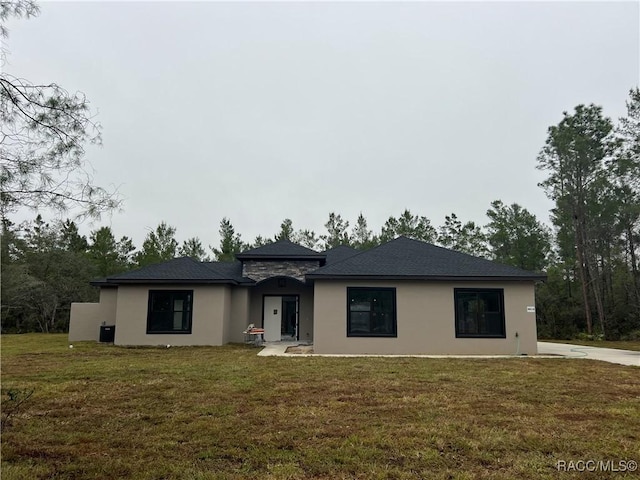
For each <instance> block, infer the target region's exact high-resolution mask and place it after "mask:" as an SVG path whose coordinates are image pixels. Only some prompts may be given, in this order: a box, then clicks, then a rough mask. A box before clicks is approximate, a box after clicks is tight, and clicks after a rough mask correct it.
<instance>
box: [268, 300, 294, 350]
mask: <svg viewBox="0 0 640 480" xmlns="http://www.w3.org/2000/svg"><path fill="white" fill-rule="evenodd" d="M262 318H263V326H264V339H265V340H266V341H267V342H278V341H280V340H282V339H293V340H295V339H296V338H297V335H298V296H297V295H290V296H285V297H282V296H279V295H265V296H264V301H263V310H262Z"/></svg>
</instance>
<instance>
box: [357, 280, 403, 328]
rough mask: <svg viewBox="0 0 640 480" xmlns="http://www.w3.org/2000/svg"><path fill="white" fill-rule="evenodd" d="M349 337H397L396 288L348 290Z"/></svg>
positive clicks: (358, 288)
mask: <svg viewBox="0 0 640 480" xmlns="http://www.w3.org/2000/svg"><path fill="white" fill-rule="evenodd" d="M347 303H348V305H347V336H348V337H396V336H397V333H396V289H395V288H360V287H349V288H347Z"/></svg>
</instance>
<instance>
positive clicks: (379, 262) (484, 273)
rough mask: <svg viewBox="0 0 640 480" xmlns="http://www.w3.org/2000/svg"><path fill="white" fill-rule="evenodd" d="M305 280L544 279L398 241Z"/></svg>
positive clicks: (426, 245) (415, 242)
mask: <svg viewBox="0 0 640 480" xmlns="http://www.w3.org/2000/svg"><path fill="white" fill-rule="evenodd" d="M307 277H308V278H310V279H314V278H336V277H337V278H339V277H383V278H431V279H507V278H508V279H516V280H518V279H519V280H534V279H544V278H545V275H541V274H537V273H534V272H528V271H526V270H522V269H520V268H516V267H511V266H508V265H502V264H500V263H496V262H493V261H491V260H486V259H484V258H478V257H474V256H472V255H468V254H466V253H461V252H456V251H454V250H449V249H446V248H443V247H438V246H436V245H432V244H430V243H426V242H422V241H419V240H413V239H410V238H407V237H398V238H396V239H395V240H391V241H390V242H387V243H385V244H382V245H379V246H377V247H375V248H372V249H371V250H366V251H364V252H362V253H358V254H356V255H353V256H350V257H347V258H345V259H343V260H341V261H338V262H336V263H331V264H329V265H326V266H324V267H322V268H319V269H318V270H315V271H314V272H312V273H310V274H308V275H307Z"/></svg>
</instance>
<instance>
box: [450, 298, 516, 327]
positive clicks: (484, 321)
mask: <svg viewBox="0 0 640 480" xmlns="http://www.w3.org/2000/svg"><path fill="white" fill-rule="evenodd" d="M454 296H455V302H456V305H455V307H456V337H488V338H505V337H506V335H505V327H504V291H503V290H502V289H497V288H496V289H489V288H487V289H482V290H477V289H467V288H456V289H454Z"/></svg>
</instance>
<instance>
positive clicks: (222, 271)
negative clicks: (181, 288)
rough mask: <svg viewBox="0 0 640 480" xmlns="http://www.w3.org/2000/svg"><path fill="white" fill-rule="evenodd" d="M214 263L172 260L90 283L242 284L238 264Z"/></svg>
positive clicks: (186, 259) (183, 259)
mask: <svg viewBox="0 0 640 480" xmlns="http://www.w3.org/2000/svg"><path fill="white" fill-rule="evenodd" d="M215 263H216V265H214V266H209V265H208V264H207V263H202V262H198V261H197V260H194V259H193V258H190V257H181V258H174V259H173V260H169V261H167V262H163V263H157V264H155V265H148V266H146V267H142V268H138V269H136V270H131V271H129V272H125V273H121V274H119V275H112V276H109V277H107V278H104V279H99V280H95V281H93V282H91V283H92V284H93V285H103V286H107V285H119V284H127V283H243V281H244V279H243V278H242V270H241V267H240V269H238V266H239V265H240V262H234V263H237V266H236V265H234V266H233V267H227V266H224V267H219V266H218V265H217V263H218V262H215ZM220 263H221V262H220ZM232 265H233V264H232ZM233 269H235V270H233ZM232 270H233V272H234V274H233V275H232V274H231V272H232ZM236 273H237V274H236ZM247 280H248V279H247Z"/></svg>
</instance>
